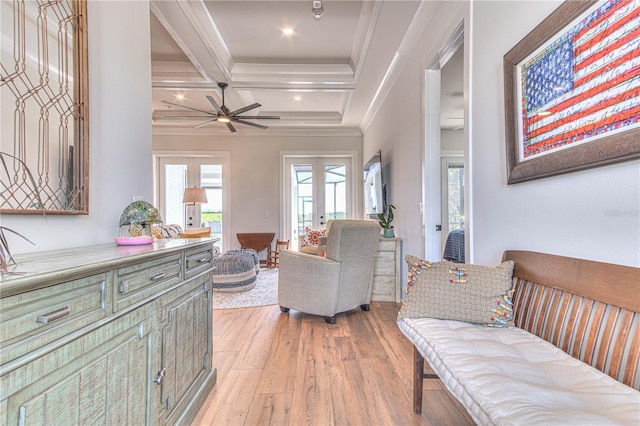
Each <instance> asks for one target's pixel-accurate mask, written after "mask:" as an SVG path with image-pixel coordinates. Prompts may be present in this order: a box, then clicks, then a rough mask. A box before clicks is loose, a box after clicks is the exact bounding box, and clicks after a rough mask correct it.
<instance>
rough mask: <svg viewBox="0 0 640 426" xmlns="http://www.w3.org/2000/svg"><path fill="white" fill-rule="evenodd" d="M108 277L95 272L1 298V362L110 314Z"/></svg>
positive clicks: (3, 362)
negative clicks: (91, 274)
mask: <svg viewBox="0 0 640 426" xmlns="http://www.w3.org/2000/svg"><path fill="white" fill-rule="evenodd" d="M108 277H110V274H98V275H93V276H90V277H86V278H82V279H78V280H74V281H69V282H66V283H61V284H57V285H53V286H50V287H45V288H41V289H38V290H33V291H28V292H26V293H21V294H16V295H14V296H9V297H5V298H3V299H0V347H2V351H0V364H5V363H6V362H9V361H11V360H14V359H16V358H19V357H20V356H22V355H24V354H26V353H28V352H30V351H33V350H35V349H38V348H39V347H42V346H44V345H46V344H48V343H51V342H53V341H54V340H56V339H59V338H60V337H63V336H65V335H67V334H69V333H71V332H73V331H76V330H78V329H80V328H82V327H85V326H87V325H89V324H91V323H93V322H95V321H97V320H99V319H101V318H104V317H105V316H106V315H108V313H109V311H110V307H109V306H108V300H109V297H108V294H107V292H108V290H109V286H108V285H107V283H108Z"/></svg>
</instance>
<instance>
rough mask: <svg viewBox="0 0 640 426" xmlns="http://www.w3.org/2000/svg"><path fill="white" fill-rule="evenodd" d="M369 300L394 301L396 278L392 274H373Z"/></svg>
mask: <svg viewBox="0 0 640 426" xmlns="http://www.w3.org/2000/svg"><path fill="white" fill-rule="evenodd" d="M371 300H373V301H376V302H395V301H396V279H395V277H393V276H374V278H373V290H372V291H371Z"/></svg>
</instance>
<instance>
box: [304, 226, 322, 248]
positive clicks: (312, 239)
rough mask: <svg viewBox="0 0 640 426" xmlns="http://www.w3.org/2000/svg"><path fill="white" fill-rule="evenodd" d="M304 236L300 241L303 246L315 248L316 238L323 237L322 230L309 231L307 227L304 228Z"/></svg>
mask: <svg viewBox="0 0 640 426" xmlns="http://www.w3.org/2000/svg"><path fill="white" fill-rule="evenodd" d="M304 232H305V236H304V239H303V240H302V245H303V246H317V245H318V238H320V237H322V236H323V235H324V229H311V228H309V227H308V226H305V228H304Z"/></svg>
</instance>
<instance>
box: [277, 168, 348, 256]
mask: <svg viewBox="0 0 640 426" xmlns="http://www.w3.org/2000/svg"><path fill="white" fill-rule="evenodd" d="M283 160H284V161H283V165H284V167H283V169H284V170H283V176H284V179H283V183H284V190H283V194H284V209H283V211H284V212H285V214H284V229H283V231H284V232H283V233H282V235H283V236H284V239H288V240H289V241H291V244H290V247H291V249H293V250H297V249H298V246H299V240H300V239H301V238H303V237H304V235H305V233H306V231H305V230H306V229H307V228H310V229H324V227H325V225H326V223H327V221H328V220H332V219H351V218H353V217H354V179H353V161H354V157H353V156H351V155H348V156H290V155H286V156H284V157H283Z"/></svg>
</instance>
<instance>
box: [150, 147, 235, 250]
mask: <svg viewBox="0 0 640 426" xmlns="http://www.w3.org/2000/svg"><path fill="white" fill-rule="evenodd" d="M228 164H229V161H228V157H225V156H222V157H209V156H157V163H156V176H157V179H156V180H157V182H156V199H157V205H158V209H159V211H160V214H161V215H162V218H163V221H164V223H165V224H178V225H180V226H182V227H184V228H197V227H205V226H207V227H210V228H211V236H212V237H213V238H219V241H218V242H217V243H216V244H215V245H217V246H218V247H220V248H221V249H222V250H223V251H224V250H226V249H227V246H228V244H229V235H228V232H229V231H228V229H229V220H228V219H229V218H230V214H229V208H228V206H229V203H228V201H227V200H228V195H229V194H228V190H227V188H226V186H227V185H228V181H229V180H228V178H227V174H228V168H229V166H228ZM192 187H199V188H203V189H204V190H205V192H206V194H207V202H206V203H204V204H195V205H185V204H183V202H182V201H183V195H184V190H185V188H192Z"/></svg>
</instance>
